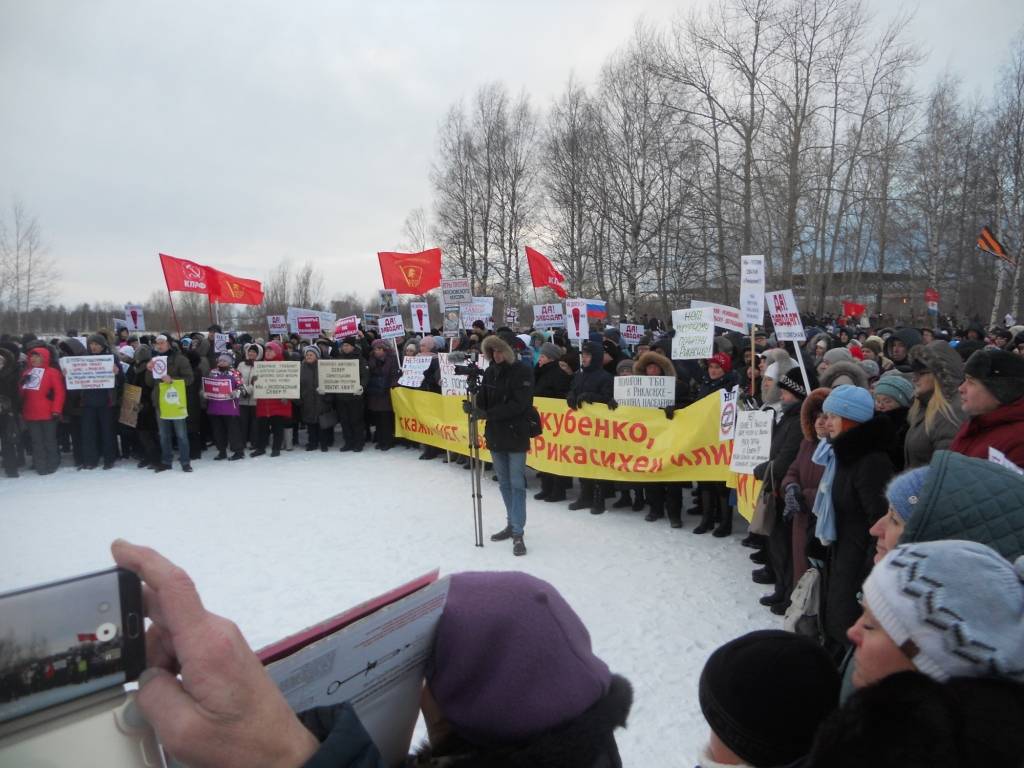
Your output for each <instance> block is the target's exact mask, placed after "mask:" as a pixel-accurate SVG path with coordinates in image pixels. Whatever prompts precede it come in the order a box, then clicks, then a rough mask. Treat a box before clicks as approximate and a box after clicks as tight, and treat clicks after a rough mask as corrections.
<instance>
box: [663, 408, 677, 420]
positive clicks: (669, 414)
mask: <svg viewBox="0 0 1024 768" xmlns="http://www.w3.org/2000/svg"><path fill="white" fill-rule="evenodd" d="M661 410H663V411H664V412H665V418H666V419H668V420H669V421H671V420H672V419H674V418H675V417H676V407H675V406H674V405H666V406H665V407H664V408H662V409H661Z"/></svg>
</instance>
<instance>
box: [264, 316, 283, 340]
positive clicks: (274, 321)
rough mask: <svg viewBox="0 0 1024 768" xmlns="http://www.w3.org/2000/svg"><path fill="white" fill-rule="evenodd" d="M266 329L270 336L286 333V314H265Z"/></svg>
mask: <svg viewBox="0 0 1024 768" xmlns="http://www.w3.org/2000/svg"><path fill="white" fill-rule="evenodd" d="M267 331H268V332H269V333H270V335H271V336H284V335H286V334H287V333H288V315H267Z"/></svg>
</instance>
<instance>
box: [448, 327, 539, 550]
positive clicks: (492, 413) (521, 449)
mask: <svg viewBox="0 0 1024 768" xmlns="http://www.w3.org/2000/svg"><path fill="white" fill-rule="evenodd" d="M507 336H512V334H511V333H508V334H503V335H502V336H488V337H487V338H486V339H484V342H483V344H482V345H481V347H480V351H481V352H482V353H483V354H484V355H485V356H486V357H487V359H488V360H490V361H491V364H490V365H489V366H488V367H487V370H486V371H484V375H483V377H482V380H481V385H480V391H479V392H477V395H476V403H475V409H474V412H475V413H476V415H477V417H478V418H482V419H486V420H487V423H486V425H485V427H484V439H485V440H486V441H487V448H488V450H489V451H490V452H491V458H492V461H493V463H494V471H495V472H496V473H497V475H498V485H499V487H500V489H501V498H502V501H504V503H505V515H506V520H507V524H506V525H505V527H504V528H503V529H502V530H500V531H498V533H496V534H494V535H493V536H491V541H505V540H507V539H512V554H514V555H525V554H526V545H525V544H524V542H523V529H524V528H525V527H526V453H527V451H528V450H529V449H530V418H531V415H532V412H533V369H532V368H531V366H530V365H528V364H527V363H524V362H521V361H519V360H517V359H516V354H515V352H514V351H513V348H512V344H511V343H510V341H509V340H508V339H507V338H504V337H507ZM465 405H466V406H469V403H468V402H467V403H466V404H465Z"/></svg>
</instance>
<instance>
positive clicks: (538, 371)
mask: <svg viewBox="0 0 1024 768" xmlns="http://www.w3.org/2000/svg"><path fill="white" fill-rule="evenodd" d="M561 359H562V348H561V347H559V346H557V345H556V344H552V343H551V342H546V343H544V344H542V345H541V347H540V357H539V358H538V359H537V367H536V368H534V369H533V377H534V378H533V396H534V397H551V398H555V399H557V400H564V399H565V396H566V395H568V394H569V385H570V382H571V381H572V377H571V376H570V375H569V374H568V373H566V372H565V370H563V368H562V366H561V365H559V361H560V360H561ZM537 476H538V477H539V478H540V491H539V492H538V493H536V494H534V496H533V498H535V499H537V500H539V501H565V492H566V490H568V488H569V487H570V486H571V485H572V478H571V477H562V476H560V475H551V474H548V473H547V472H540V473H538V475H537Z"/></svg>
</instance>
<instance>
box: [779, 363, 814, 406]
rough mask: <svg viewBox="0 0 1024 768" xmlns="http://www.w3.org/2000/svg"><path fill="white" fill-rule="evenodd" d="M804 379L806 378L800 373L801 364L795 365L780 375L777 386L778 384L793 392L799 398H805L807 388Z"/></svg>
mask: <svg viewBox="0 0 1024 768" xmlns="http://www.w3.org/2000/svg"><path fill="white" fill-rule="evenodd" d="M803 381H804V378H803V376H801V375H800V366H799V365H794V366H793V367H792V368H790V369H789V370H788V371H786V372H785V373H784V374H782V376H780V377H779V380H778V381H777V382H776V386H778V388H779V389H784V390H786V391H787V392H792V393H793V394H794V395H796V396H797V397H798V398H800V399H801V400H803V399H804V398H805V397H807V390H806V389H805V388H804V384H803Z"/></svg>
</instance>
